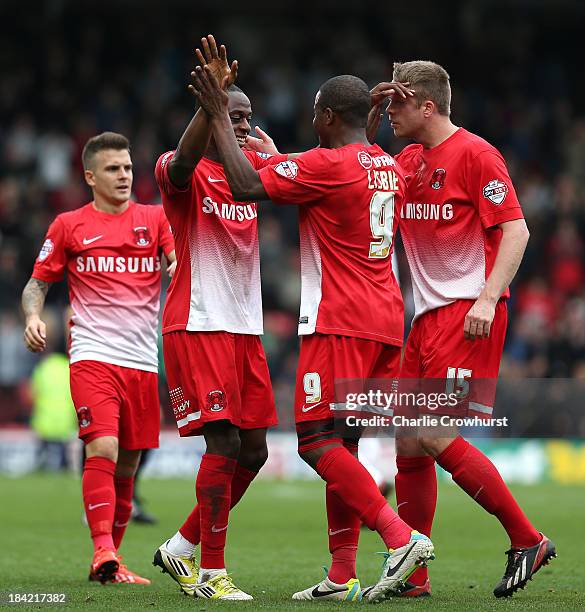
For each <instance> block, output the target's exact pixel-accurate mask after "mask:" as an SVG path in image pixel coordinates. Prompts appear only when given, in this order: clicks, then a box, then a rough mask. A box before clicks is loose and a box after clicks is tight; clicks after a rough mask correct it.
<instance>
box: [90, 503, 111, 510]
mask: <svg viewBox="0 0 585 612" xmlns="http://www.w3.org/2000/svg"><path fill="white" fill-rule="evenodd" d="M109 505H110V502H104V503H103V504H89V506H88V507H87V509H88V510H95V509H96V508H101V507H102V506H109Z"/></svg>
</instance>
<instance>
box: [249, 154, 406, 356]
mask: <svg viewBox="0 0 585 612" xmlns="http://www.w3.org/2000/svg"><path fill="white" fill-rule="evenodd" d="M260 178H261V180H262V183H263V184H264V188H265V189H266V192H267V193H268V195H269V197H270V199H271V200H272V201H273V202H276V203H279V204H301V205H303V206H301V208H300V211H299V230H300V238H301V311H300V318H299V334H300V335H306V334H312V333H314V332H319V333H322V334H337V335H341V336H353V337H356V338H365V339H367V340H377V341H380V342H385V343H387V344H394V345H397V346H400V345H402V338H403V305H402V296H401V294H400V289H399V287H398V284H397V283H396V279H395V278H394V274H393V272H392V248H393V243H394V235H395V232H396V226H397V224H398V215H399V213H400V208H401V206H402V201H403V197H404V192H405V181H404V177H403V174H402V171H401V170H400V168H399V167H398V166H397V165H396V164H395V162H394V160H393V159H392V157H390V156H389V155H388V154H387V153H385V152H384V151H382V149H381V148H380V147H379V146H378V145H372V146H365V145H363V144H349V145H346V146H344V147H341V148H339V149H321V148H316V149H312V150H310V151H307V152H306V153H303V154H302V155H301V156H299V157H297V158H296V159H295V160H294V161H287V162H281V163H279V164H277V165H276V166H273V167H269V168H264V169H263V170H261V171H260Z"/></svg>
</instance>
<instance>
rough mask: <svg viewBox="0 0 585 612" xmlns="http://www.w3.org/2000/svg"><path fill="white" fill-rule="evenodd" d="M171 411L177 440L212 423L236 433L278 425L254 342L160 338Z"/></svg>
mask: <svg viewBox="0 0 585 612" xmlns="http://www.w3.org/2000/svg"><path fill="white" fill-rule="evenodd" d="M163 348H164V355H165V368H166V372H167V382H168V385H169V394H170V398H171V407H172V409H173V413H174V415H175V419H176V420H177V427H178V428H179V434H180V435H181V436H193V435H199V434H201V433H203V432H202V431H201V428H202V427H203V425H205V423H209V422H211V421H221V420H227V421H230V422H231V423H232V424H233V425H235V426H236V427H239V428H240V429H260V428H265V427H271V426H273V425H276V424H277V423H278V418H277V416H276V405H275V403H274V395H273V393H272V385H271V383H270V373H269V371H268V363H267V362H266V355H265V354H264V348H263V346H262V342H261V340H260V338H259V337H258V336H253V335H248V334H232V333H230V332H224V331H216V332H186V331H176V332H171V333H168V334H165V335H164V336H163Z"/></svg>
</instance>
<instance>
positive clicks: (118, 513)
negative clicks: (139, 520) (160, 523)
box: [112, 476, 134, 550]
mask: <svg viewBox="0 0 585 612" xmlns="http://www.w3.org/2000/svg"><path fill="white" fill-rule="evenodd" d="M114 488H115V489H116V510H115V512H114V526H113V528H112V539H113V540H114V546H115V547H116V550H118V548H120V544H121V543H122V538H123V537H124V533H125V531H126V527H127V526H128V523H129V522H130V517H131V516H132V496H133V494H134V477H133V476H131V477H130V478H124V477H122V476H114Z"/></svg>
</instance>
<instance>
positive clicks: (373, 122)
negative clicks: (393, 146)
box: [366, 102, 384, 144]
mask: <svg viewBox="0 0 585 612" xmlns="http://www.w3.org/2000/svg"><path fill="white" fill-rule="evenodd" d="M383 106H384V105H383V103H382V102H380V103H379V104H374V106H372V108H371V109H370V112H369V114H368V122H367V123H366V137H367V139H368V142H369V143H370V144H374V141H375V140H376V134H377V133H378V128H379V127H380V123H381V122H382V117H383V116H384V113H383Z"/></svg>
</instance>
